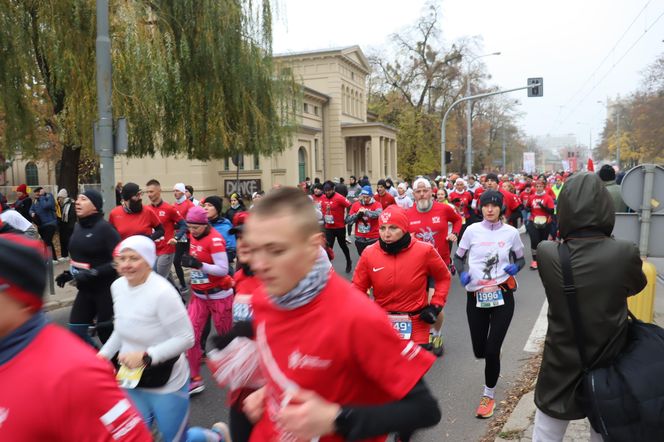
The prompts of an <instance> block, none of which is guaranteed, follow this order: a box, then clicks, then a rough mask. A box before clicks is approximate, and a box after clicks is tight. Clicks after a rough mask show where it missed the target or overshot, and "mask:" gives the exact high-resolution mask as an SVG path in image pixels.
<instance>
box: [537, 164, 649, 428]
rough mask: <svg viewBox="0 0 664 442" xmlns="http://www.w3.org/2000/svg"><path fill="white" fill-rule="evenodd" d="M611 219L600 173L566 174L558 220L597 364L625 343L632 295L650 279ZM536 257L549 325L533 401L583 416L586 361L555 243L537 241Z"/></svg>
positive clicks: (559, 413) (557, 413) (564, 415)
mask: <svg viewBox="0 0 664 442" xmlns="http://www.w3.org/2000/svg"><path fill="white" fill-rule="evenodd" d="M614 222H615V213H614V208H613V201H612V199H611V196H610V195H609V192H608V191H607V190H606V188H605V186H604V184H603V183H602V181H601V180H600V178H599V177H598V176H597V175H595V174H592V173H585V172H584V173H579V174H577V175H574V176H572V177H571V178H570V179H569V180H567V182H566V183H565V186H564V187H563V189H562V191H561V193H560V196H559V199H558V225H559V229H560V236H561V237H562V238H563V239H564V241H566V242H567V244H568V245H569V248H570V257H571V262H572V273H573V276H574V284H575V286H576V290H577V301H578V306H579V311H580V314H581V318H582V321H583V324H584V331H585V335H586V342H585V343H584V345H585V349H586V354H587V355H588V358H590V360H591V366H592V367H595V366H600V365H602V364H608V363H609V362H610V361H611V360H612V359H613V358H615V356H616V355H618V353H619V352H620V350H621V349H622V347H623V346H624V344H625V342H626V333H627V297H628V296H631V295H634V294H636V293H638V292H640V291H641V290H642V289H643V288H644V287H645V285H646V277H645V275H644V274H643V271H642V270H641V266H642V262H641V258H640V257H639V250H638V248H637V247H636V246H635V245H634V244H632V243H629V242H627V241H621V240H616V239H613V238H611V237H610V235H611V232H612V231H613V225H614ZM537 261H538V264H539V268H538V270H539V275H540V278H541V279H542V283H543V284H544V289H545V291H546V297H547V299H548V301H549V311H548V315H547V317H548V321H549V326H548V329H547V333H546V340H545V343H544V354H543V358H542V367H541V369H540V373H539V377H538V379H537V386H536V388H535V404H536V405H537V407H538V408H539V409H540V410H541V411H542V412H544V413H546V414H547V415H549V416H551V417H554V418H557V419H565V420H572V419H581V418H583V417H585V415H584V413H583V411H582V409H581V407H580V405H579V400H578V398H579V393H580V392H581V385H580V384H581V380H582V364H581V359H580V357H579V352H578V349H577V346H576V341H575V339H574V330H573V328H572V322H571V319H570V314H569V310H568V304H567V299H566V297H565V294H564V293H563V278H562V272H561V266H560V262H559V257H558V243H556V242H553V241H545V242H542V243H540V245H539V246H538V248H537Z"/></svg>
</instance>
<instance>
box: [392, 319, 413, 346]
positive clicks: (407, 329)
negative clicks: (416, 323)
mask: <svg viewBox="0 0 664 442" xmlns="http://www.w3.org/2000/svg"><path fill="white" fill-rule="evenodd" d="M387 317H388V318H389V319H390V322H391V323H392V327H393V328H394V330H396V332H397V333H398V334H399V336H400V337H401V339H403V340H406V341H407V340H409V339H410V337H411V336H412V334H413V322H412V321H411V319H410V316H408V315H387Z"/></svg>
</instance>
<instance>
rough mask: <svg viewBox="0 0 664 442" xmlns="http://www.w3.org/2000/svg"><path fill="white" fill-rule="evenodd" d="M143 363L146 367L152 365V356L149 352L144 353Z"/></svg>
mask: <svg viewBox="0 0 664 442" xmlns="http://www.w3.org/2000/svg"><path fill="white" fill-rule="evenodd" d="M143 363H144V364H145V366H146V367H149V366H150V365H152V357H151V356H150V355H149V354H148V353H147V352H145V353H143Z"/></svg>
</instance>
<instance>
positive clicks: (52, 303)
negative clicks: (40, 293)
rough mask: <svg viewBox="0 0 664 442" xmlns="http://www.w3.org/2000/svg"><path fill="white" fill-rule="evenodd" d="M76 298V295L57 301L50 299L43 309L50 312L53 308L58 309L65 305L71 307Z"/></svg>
mask: <svg viewBox="0 0 664 442" xmlns="http://www.w3.org/2000/svg"><path fill="white" fill-rule="evenodd" d="M74 299H76V297H75V296H71V297H69V298H64V299H61V300H57V301H48V302H45V303H44V306H43V307H42V310H43V311H45V312H50V311H53V310H57V309H60V308H65V307H70V306H71V305H72V304H73V303H74Z"/></svg>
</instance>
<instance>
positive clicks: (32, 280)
mask: <svg viewBox="0 0 664 442" xmlns="http://www.w3.org/2000/svg"><path fill="white" fill-rule="evenodd" d="M43 249H44V244H43V243H42V242H38V241H34V240H30V239H27V238H25V237H23V236H18V235H15V234H4V235H0V392H1V393H0V440H2V441H12V442H31V441H55V442H58V441H62V442H65V441H71V440H94V441H102V442H112V441H119V442H129V441H132V442H134V441H136V442H138V441H146V442H147V441H151V440H152V436H151V434H150V432H149V431H148V429H147V427H146V426H145V424H143V420H142V419H141V416H140V415H139V413H138V411H136V409H135V408H134V406H133V405H132V404H131V402H129V399H127V397H126V396H125V394H124V392H122V390H120V388H119V387H118V384H117V381H116V380H115V376H114V374H113V367H112V366H111V365H110V364H109V363H108V362H105V361H103V360H101V359H99V358H97V357H96V356H95V353H94V350H93V349H92V347H90V346H89V345H87V344H85V343H84V342H83V341H82V340H81V339H79V338H78V337H76V336H75V335H73V334H71V333H69V332H67V331H65V330H63V329H61V328H60V327H58V326H56V325H53V324H48V323H47V320H46V316H45V315H44V313H43V311H42V310H41V307H42V296H43V294H44V289H45V288H46V276H45V275H46V265H45V263H44V262H45V259H44V258H45V257H44V256H42V255H40V254H39V253H38V252H37V251H38V250H43Z"/></svg>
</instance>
